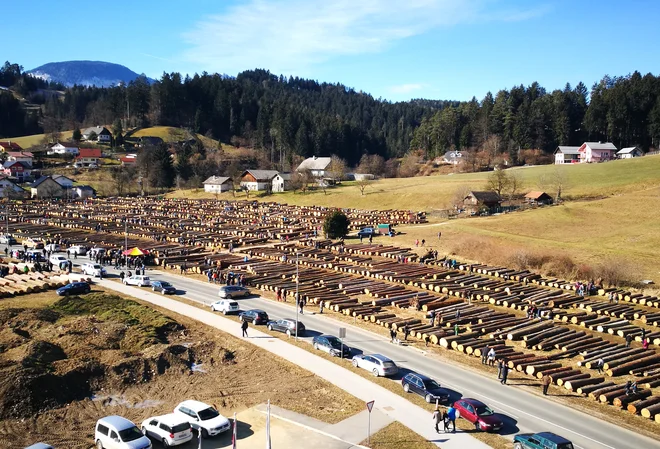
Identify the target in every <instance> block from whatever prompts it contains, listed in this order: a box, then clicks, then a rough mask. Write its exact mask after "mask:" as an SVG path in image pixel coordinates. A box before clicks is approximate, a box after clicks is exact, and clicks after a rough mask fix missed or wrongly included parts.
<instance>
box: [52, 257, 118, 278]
mask: <svg viewBox="0 0 660 449" xmlns="http://www.w3.org/2000/svg"><path fill="white" fill-rule="evenodd" d="M59 257H61V256H59ZM80 270H81V271H82V272H83V274H86V275H87V276H94V277H103V276H105V275H106V274H107V272H106V271H105V268H103V267H102V266H101V265H99V264H97V263H84V264H82V266H81V267H80Z"/></svg>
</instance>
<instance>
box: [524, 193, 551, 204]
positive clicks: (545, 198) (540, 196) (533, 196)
mask: <svg viewBox="0 0 660 449" xmlns="http://www.w3.org/2000/svg"><path fill="white" fill-rule="evenodd" d="M525 201H526V202H527V203H529V204H535V205H537V206H540V205H542V204H552V197H551V196H550V195H548V194H547V193H545V192H529V193H528V194H527V195H525Z"/></svg>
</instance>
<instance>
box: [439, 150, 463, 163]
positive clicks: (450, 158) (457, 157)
mask: <svg viewBox="0 0 660 449" xmlns="http://www.w3.org/2000/svg"><path fill="white" fill-rule="evenodd" d="M442 162H444V163H445V164H452V165H458V164H460V163H461V162H463V153H461V152H460V151H448V152H446V153H445V155H444V156H443V157H442Z"/></svg>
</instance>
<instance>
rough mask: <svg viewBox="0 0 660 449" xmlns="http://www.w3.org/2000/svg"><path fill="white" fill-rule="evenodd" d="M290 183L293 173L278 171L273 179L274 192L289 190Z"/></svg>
mask: <svg viewBox="0 0 660 449" xmlns="http://www.w3.org/2000/svg"><path fill="white" fill-rule="evenodd" d="M289 184H291V173H278V174H276V175H275V177H274V178H273V181H272V192H274V193H275V192H284V191H286V190H289Z"/></svg>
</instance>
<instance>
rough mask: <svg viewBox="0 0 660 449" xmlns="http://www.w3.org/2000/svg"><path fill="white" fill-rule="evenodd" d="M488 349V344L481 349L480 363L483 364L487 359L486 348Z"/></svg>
mask: <svg viewBox="0 0 660 449" xmlns="http://www.w3.org/2000/svg"><path fill="white" fill-rule="evenodd" d="M489 349H490V348H489V347H488V346H486V347H485V348H484V349H482V350H481V364H482V365H485V364H486V360H488V350H489Z"/></svg>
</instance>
